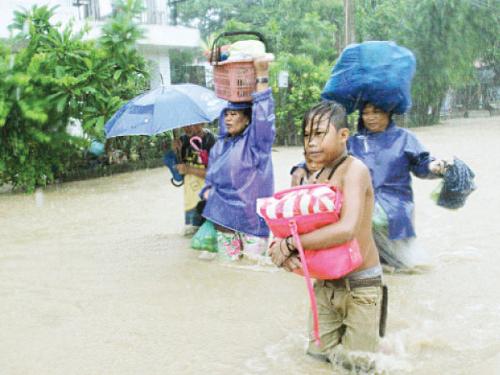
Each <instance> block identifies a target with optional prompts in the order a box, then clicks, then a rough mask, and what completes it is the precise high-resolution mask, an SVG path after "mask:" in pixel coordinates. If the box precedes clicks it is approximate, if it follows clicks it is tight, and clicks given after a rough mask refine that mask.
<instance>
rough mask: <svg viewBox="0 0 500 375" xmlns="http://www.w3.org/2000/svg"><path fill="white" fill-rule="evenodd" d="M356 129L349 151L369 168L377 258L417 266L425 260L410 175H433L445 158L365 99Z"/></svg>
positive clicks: (399, 266)
mask: <svg viewBox="0 0 500 375" xmlns="http://www.w3.org/2000/svg"><path fill="white" fill-rule="evenodd" d="M360 113H361V116H360V117H359V121H358V132H357V133H356V134H354V135H353V136H352V137H351V138H350V139H349V144H348V147H349V152H351V153H352V154H353V155H354V156H356V157H357V158H359V159H361V160H362V161H363V162H364V163H365V164H366V165H367V167H368V168H369V169H370V174H371V177H372V184H373V188H374V191H375V213H374V223H373V224H374V231H373V233H374V238H375V242H376V243H377V247H378V248H379V253H380V257H381V260H382V261H383V262H384V263H386V264H388V265H390V266H392V267H394V268H396V269H398V270H415V269H416V268H418V267H419V266H425V265H426V264H427V262H428V260H427V259H426V258H427V256H426V253H425V252H424V251H423V249H420V248H418V247H417V245H416V243H415V241H414V239H415V236H416V234H415V227H414V210H415V207H414V203H413V190H412V186H411V181H412V178H411V174H413V175H415V176H416V177H419V178H436V177H440V176H441V175H442V173H443V172H444V166H445V163H444V162H443V161H442V160H436V159H435V158H433V157H432V156H431V155H430V154H429V152H428V151H427V150H426V149H425V148H424V147H423V146H422V145H421V143H420V142H419V140H418V139H417V137H416V136H415V135H414V134H413V133H412V132H411V131H409V130H407V129H403V128H400V127H398V126H397V125H396V124H395V123H394V121H393V120H392V115H391V114H390V113H388V112H385V111H384V110H382V109H380V108H377V107H375V106H373V105H372V104H370V103H367V104H365V105H364V106H363V107H362V108H361V109H360Z"/></svg>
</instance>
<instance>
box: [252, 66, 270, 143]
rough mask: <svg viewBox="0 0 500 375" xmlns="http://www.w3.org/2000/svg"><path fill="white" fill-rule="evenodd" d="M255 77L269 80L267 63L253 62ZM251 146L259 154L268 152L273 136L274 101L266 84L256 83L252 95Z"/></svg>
mask: <svg viewBox="0 0 500 375" xmlns="http://www.w3.org/2000/svg"><path fill="white" fill-rule="evenodd" d="M254 66H255V72H256V77H257V78H258V79H259V78H260V79H263V78H267V79H269V73H268V69H269V61H267V60H262V59H258V60H255V61H254ZM252 97H253V106H252V123H251V125H250V126H251V128H250V132H251V138H252V145H253V147H255V148H256V149H257V150H259V151H261V152H270V151H271V147H272V145H273V143H274V136H275V128H274V122H275V115H274V100H273V95H272V92H271V89H270V88H269V83H268V82H262V80H261V82H258V83H257V88H256V92H254V93H253V94H252Z"/></svg>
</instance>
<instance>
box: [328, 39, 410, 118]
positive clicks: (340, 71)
mask: <svg viewBox="0 0 500 375" xmlns="http://www.w3.org/2000/svg"><path fill="white" fill-rule="evenodd" d="M415 66H416V61H415V56H414V55H413V53H412V52H411V51H410V50H409V49H407V48H405V47H401V46H398V45H397V44H396V43H394V42H388V41H369V42H363V43H359V44H351V45H349V46H347V47H346V48H345V49H344V51H342V54H341V55H340V57H339V59H338V60H337V63H336V64H335V66H334V67H333V69H332V73H331V76H330V79H329V80H328V82H327V83H326V85H325V87H324V89H323V92H322V93H321V97H322V98H323V99H326V100H335V101H337V102H339V103H341V104H342V105H343V106H344V107H345V108H346V110H347V113H351V112H353V111H355V110H357V109H361V107H362V106H363V105H364V103H366V102H370V103H372V104H373V105H375V106H376V107H379V108H381V109H383V110H384V111H386V112H392V113H396V114H402V113H405V112H406V111H408V110H409V109H410V107H411V80H412V78H413V75H414V74H415Z"/></svg>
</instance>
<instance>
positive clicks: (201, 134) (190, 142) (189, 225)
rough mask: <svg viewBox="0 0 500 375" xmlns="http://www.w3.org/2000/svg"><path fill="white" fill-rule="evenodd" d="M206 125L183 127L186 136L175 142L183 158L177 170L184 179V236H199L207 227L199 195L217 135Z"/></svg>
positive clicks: (175, 148) (176, 150) (176, 149)
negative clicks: (201, 227) (199, 229)
mask: <svg viewBox="0 0 500 375" xmlns="http://www.w3.org/2000/svg"><path fill="white" fill-rule="evenodd" d="M204 125H205V124H203V123H200V124H194V125H189V126H186V127H184V128H183V130H184V134H183V135H182V136H181V137H180V138H176V139H175V140H174V144H173V147H174V150H175V153H176V154H177V155H179V157H180V160H179V163H178V164H176V165H175V169H177V171H178V172H179V174H180V175H181V176H184V184H183V185H184V224H185V228H184V235H185V236H190V235H193V234H194V233H196V231H197V230H198V228H199V227H200V226H201V224H203V221H204V220H203V217H202V216H201V211H202V210H201V209H200V202H201V200H200V197H199V193H200V191H201V189H202V188H203V185H204V184H205V175H206V168H207V165H208V154H209V152H210V149H211V148H212V146H213V145H214V144H215V136H214V135H213V134H212V132H211V131H210V130H208V129H205V128H204Z"/></svg>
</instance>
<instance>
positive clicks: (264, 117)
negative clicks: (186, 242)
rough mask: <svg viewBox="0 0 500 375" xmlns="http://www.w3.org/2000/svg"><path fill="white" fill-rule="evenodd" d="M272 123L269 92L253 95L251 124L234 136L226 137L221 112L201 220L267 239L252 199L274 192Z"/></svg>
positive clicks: (266, 228)
mask: <svg viewBox="0 0 500 375" xmlns="http://www.w3.org/2000/svg"><path fill="white" fill-rule="evenodd" d="M274 120H275V116H274V100H273V97H272V94H271V89H268V90H265V91H261V92H256V93H254V94H253V105H252V122H251V123H250V124H249V125H248V126H247V128H246V129H245V131H244V132H243V133H242V134H240V135H238V136H235V137H228V136H227V130H226V125H225V122H224V111H222V112H221V115H220V118H219V138H218V140H217V142H216V143H215V145H214V146H213V147H212V149H211V151H210V158H209V162H208V171H207V175H206V178H205V187H204V188H203V190H202V192H201V193H200V194H201V195H202V194H203V193H204V192H205V191H206V190H207V189H210V194H209V197H208V200H207V203H206V206H205V209H204V210H203V216H204V217H205V218H207V219H208V220H210V221H212V222H214V223H216V224H219V225H222V226H223V227H226V228H229V229H232V230H235V231H238V232H243V233H246V234H250V235H253V236H259V237H267V236H269V228H268V227H267V225H266V223H265V221H264V219H262V218H261V217H259V216H258V215H257V213H256V200H257V198H262V197H269V196H271V195H273V193H274V176H273V165H272V160H271V147H272V145H273V142H274V135H275V128H274Z"/></svg>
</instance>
